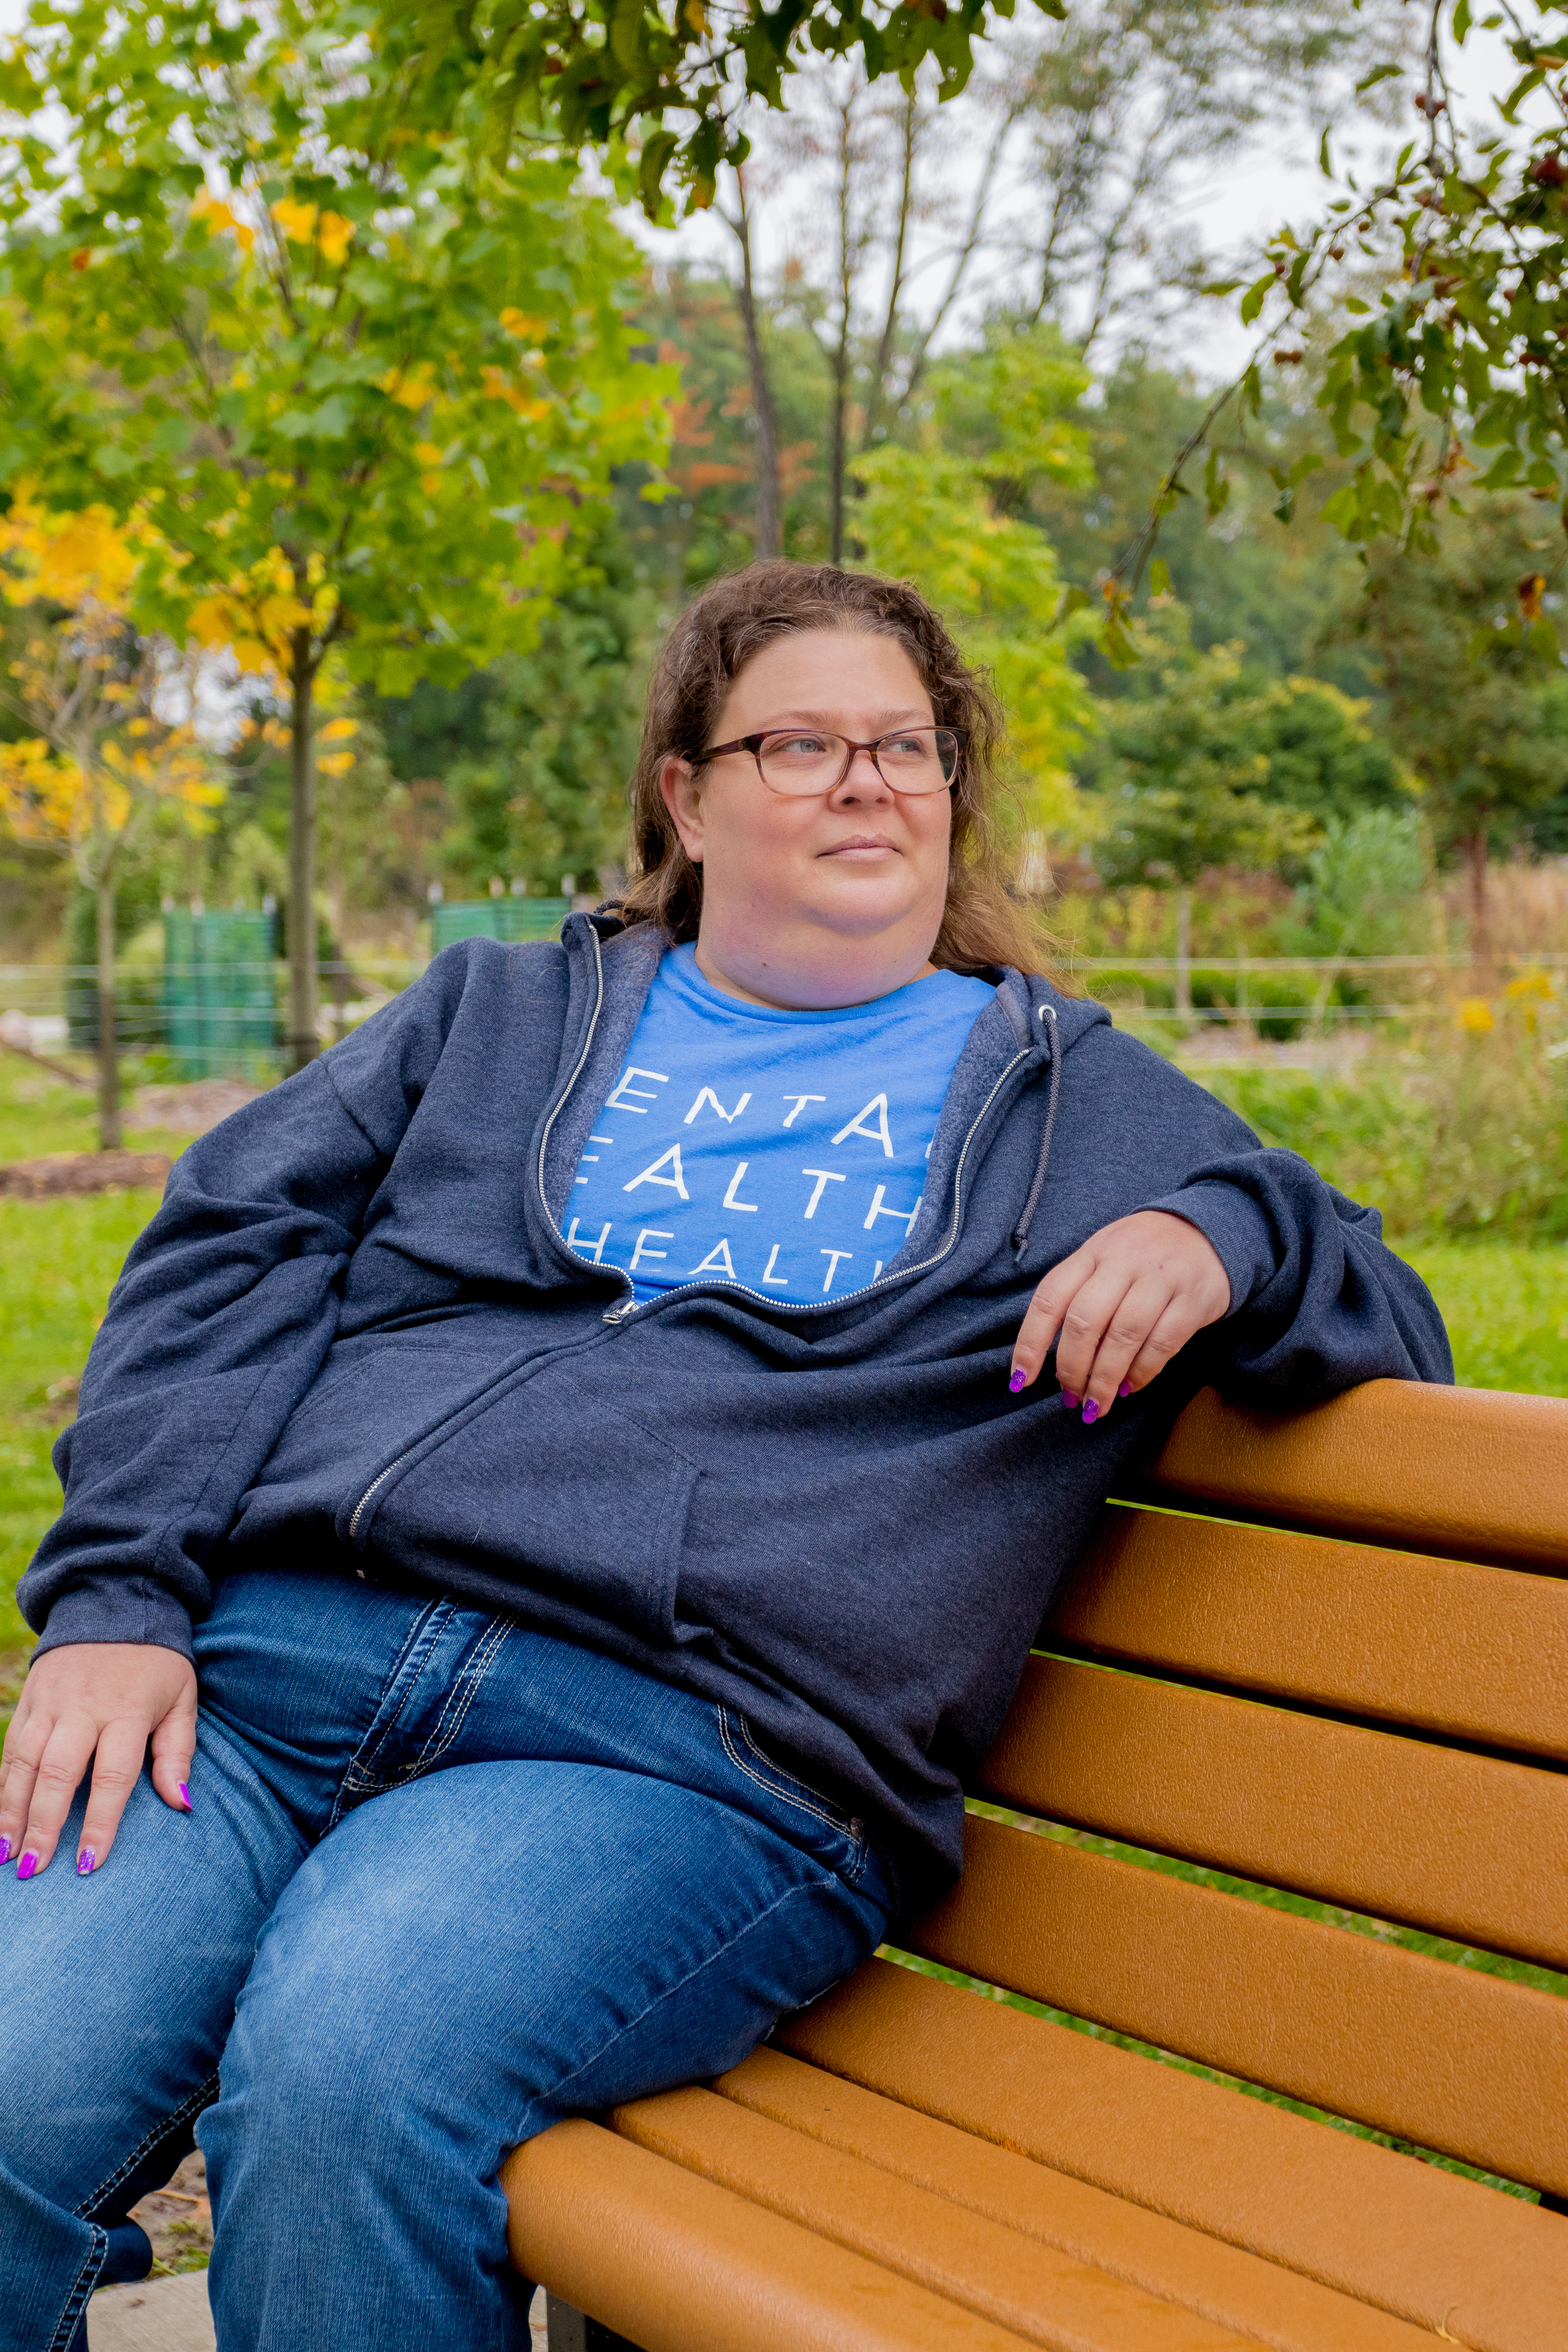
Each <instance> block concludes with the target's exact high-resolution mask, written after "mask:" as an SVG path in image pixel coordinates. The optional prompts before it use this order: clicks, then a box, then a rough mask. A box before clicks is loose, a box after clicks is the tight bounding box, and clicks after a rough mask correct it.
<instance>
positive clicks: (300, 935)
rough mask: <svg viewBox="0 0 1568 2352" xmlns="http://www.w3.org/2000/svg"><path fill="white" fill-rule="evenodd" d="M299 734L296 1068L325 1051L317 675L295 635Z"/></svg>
mask: <svg viewBox="0 0 1568 2352" xmlns="http://www.w3.org/2000/svg"><path fill="white" fill-rule="evenodd" d="M314 684H315V672H314V669H313V668H312V667H311V663H310V635H309V632H308V631H306V630H304V629H300V630H298V631H297V632H296V633H295V637H294V657H293V663H292V667H291V670H290V675H289V687H290V689H291V691H292V695H293V704H294V717H293V729H292V732H291V734H290V738H289V1031H288V1035H287V1037H286V1039H285V1044H286V1045H287V1046H288V1050H289V1067H290V1068H291V1069H295V1070H302V1069H303V1068H304V1066H305V1065H306V1063H307V1062H313V1061H314V1060H315V1058H316V1055H317V1054H318V1052H319V1051H320V1049H321V1041H320V1039H319V1038H318V1036H317V1034H316V750H315V743H314V741H313V740H312V738H313V726H312V716H311V700H312V688H313V687H314Z"/></svg>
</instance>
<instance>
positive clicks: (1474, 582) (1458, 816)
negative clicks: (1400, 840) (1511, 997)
mask: <svg viewBox="0 0 1568 2352" xmlns="http://www.w3.org/2000/svg"><path fill="white" fill-rule="evenodd" d="M1533 520H1534V516H1533V514H1532V512H1531V509H1529V508H1528V507H1525V508H1520V507H1519V506H1517V505H1513V506H1511V507H1502V506H1495V507H1493V508H1492V509H1490V510H1489V511H1483V512H1482V513H1480V514H1479V515H1477V516H1474V517H1472V518H1470V519H1468V520H1465V521H1463V522H1461V521H1457V520H1456V521H1451V522H1450V523H1449V525H1448V526H1447V528H1446V529H1445V530H1444V533H1443V541H1442V548H1441V552H1440V554H1439V555H1438V556H1437V557H1436V558H1435V559H1434V558H1432V557H1423V558H1420V559H1418V560H1417V559H1412V558H1408V557H1405V556H1404V555H1402V554H1401V553H1400V551H1398V550H1397V548H1394V547H1393V546H1390V545H1388V544H1386V543H1383V544H1379V545H1378V546H1376V547H1374V548H1373V549H1371V550H1369V551H1368V561H1367V575H1366V593H1365V595H1364V597H1363V599H1362V601H1361V602H1360V604H1358V605H1357V606H1356V607H1355V608H1354V610H1353V612H1352V615H1351V617H1350V621H1349V626H1350V627H1351V628H1352V630H1353V631H1354V632H1355V633H1356V634H1357V635H1359V637H1360V638H1361V640H1362V641H1363V643H1364V645H1365V646H1366V648H1367V651H1368V653H1369V654H1370V655H1371V656H1372V657H1373V661H1374V662H1375V664H1376V667H1377V670H1378V672H1379V675H1380V682H1381V684H1382V687H1383V690H1384V696H1385V698H1386V703H1387V709H1388V713H1389V719H1390V722H1391V725H1392V729H1393V731H1394V736H1395V738H1396V740H1397V741H1398V743H1399V746H1400V750H1401V751H1402V753H1403V755H1404V757H1405V759H1406V760H1407V761H1409V763H1410V765H1411V767H1412V768H1413V769H1414V770H1415V773H1416V775H1417V776H1418V777H1419V778H1420V780H1421V783H1422V785H1423V788H1424V805H1425V808H1426V814H1427V817H1428V820H1429V822H1430V824H1431V827H1432V833H1433V837H1434V840H1435V842H1436V847H1437V850H1438V852H1439V854H1440V855H1443V854H1452V855H1455V856H1458V858H1459V859H1460V860H1461V862H1462V864H1463V866H1464V868H1465V873H1466V877H1467V880H1468V895H1469V921H1470V947H1471V951H1472V953H1473V954H1474V955H1475V956H1476V957H1477V959H1478V960H1479V961H1485V959H1486V958H1487V956H1488V955H1489V952H1490V941H1489V933H1488V916H1487V868H1488V863H1489V856H1490V852H1491V848H1492V846H1493V845H1494V844H1496V845H1506V844H1507V843H1509V842H1510V841H1511V840H1514V839H1516V838H1518V837H1519V836H1520V835H1521V834H1522V833H1524V832H1525V831H1526V830H1527V829H1528V826H1529V823H1530V819H1531V815H1532V814H1533V813H1534V811H1535V810H1537V809H1538V808H1542V807H1543V806H1544V805H1545V804H1546V803H1548V802H1549V801H1550V800H1551V798H1552V795H1553V794H1554V793H1556V792H1557V791H1558V790H1559V789H1560V787H1561V783H1562V776H1563V740H1562V735H1561V733H1560V731H1559V722H1558V720H1557V717H1556V709H1554V700H1553V690H1554V689H1555V690H1556V693H1557V695H1559V696H1560V693H1561V688H1562V683H1563V663H1562V659H1561V656H1559V654H1558V652H1557V646H1556V638H1555V635H1554V634H1553V632H1552V630H1551V628H1550V627H1547V628H1546V629H1545V630H1544V631H1542V632H1537V630H1536V629H1534V628H1533V627H1531V629H1530V630H1529V631H1528V632H1527V633H1526V634H1525V635H1522V636H1521V633H1520V631H1519V630H1518V628H1517V627H1516V626H1515V625H1514V623H1513V616H1514V614H1515V613H1516V611H1517V606H1518V590H1517V584H1516V583H1518V581H1519V580H1520V578H1521V573H1522V574H1523V576H1524V577H1525V578H1526V579H1531V578H1535V579H1539V578H1540V577H1541V575H1540V574H1539V573H1536V572H1533V571H1531V570H1529V569H1527V567H1531V566H1532V565H1533V564H1535V563H1536V562H1539V561H1540V559H1541V557H1542V554H1544V553H1545V550H1544V549H1543V548H1542V544H1541V539H1542V535H1541V533H1540V532H1539V530H1532V528H1531V525H1532V522H1533ZM1542 586H1544V582H1542ZM1537 593H1539V592H1537Z"/></svg>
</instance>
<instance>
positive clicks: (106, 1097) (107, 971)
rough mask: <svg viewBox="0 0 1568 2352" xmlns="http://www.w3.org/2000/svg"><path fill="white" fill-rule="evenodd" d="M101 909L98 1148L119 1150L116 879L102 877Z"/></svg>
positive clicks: (97, 891)
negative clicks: (115, 988) (115, 927)
mask: <svg viewBox="0 0 1568 2352" xmlns="http://www.w3.org/2000/svg"><path fill="white" fill-rule="evenodd" d="M94 897H95V898H96V900H97V908H98V1148H99V1150H100V1151H118V1150H120V1146H121V1128H120V1039H119V1024H118V1020H117V1017H116V1011H115V1003H114V877H113V874H112V873H109V874H103V875H100V877H99V878H98V881H97V883H96V885H95V886H94Z"/></svg>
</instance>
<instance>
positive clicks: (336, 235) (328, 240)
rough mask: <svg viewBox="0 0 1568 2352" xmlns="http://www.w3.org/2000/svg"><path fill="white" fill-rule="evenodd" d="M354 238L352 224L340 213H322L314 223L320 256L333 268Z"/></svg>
mask: <svg viewBox="0 0 1568 2352" xmlns="http://www.w3.org/2000/svg"><path fill="white" fill-rule="evenodd" d="M353 239H354V224H353V221H352V220H345V219H344V217H343V215H342V213H323V214H322V215H321V219H320V220H319V221H318V222H317V224H316V243H317V244H318V245H319V246H320V247H321V257H322V259H323V260H324V261H326V262H328V263H329V264H330V265H331V268H333V269H335V268H337V266H338V264H339V262H340V261H341V260H342V257H343V256H344V254H345V253H346V252H347V251H348V249H349V247H350V246H351V245H352V244H353Z"/></svg>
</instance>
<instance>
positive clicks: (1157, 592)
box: [1149, 555, 1171, 596]
mask: <svg viewBox="0 0 1568 2352" xmlns="http://www.w3.org/2000/svg"><path fill="white" fill-rule="evenodd" d="M1149 593H1150V594H1151V596H1168V595H1169V594H1170V593H1171V567H1170V565H1169V564H1168V563H1167V562H1166V561H1165V559H1164V557H1163V555H1157V556H1156V557H1155V558H1154V561H1153V562H1152V564H1151V565H1150V566H1149Z"/></svg>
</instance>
